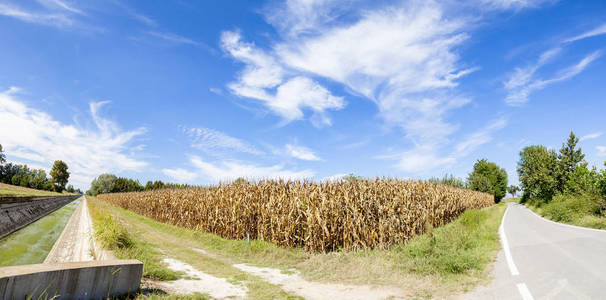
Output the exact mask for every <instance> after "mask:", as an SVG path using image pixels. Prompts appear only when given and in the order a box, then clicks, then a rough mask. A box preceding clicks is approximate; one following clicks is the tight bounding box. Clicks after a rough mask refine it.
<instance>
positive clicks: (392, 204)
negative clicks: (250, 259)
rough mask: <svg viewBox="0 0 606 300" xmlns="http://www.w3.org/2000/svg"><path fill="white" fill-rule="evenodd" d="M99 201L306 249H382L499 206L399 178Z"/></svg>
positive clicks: (231, 187) (227, 187)
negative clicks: (470, 213) (462, 216)
mask: <svg viewBox="0 0 606 300" xmlns="http://www.w3.org/2000/svg"><path fill="white" fill-rule="evenodd" d="M98 198H99V199H101V200H103V201H106V202H108V203H111V204H113V205H116V206H119V207H122V208H124V209H128V210H131V211H134V212H136V213H138V214H141V215H144V216H147V217H150V218H153V219H156V220H158V221H161V222H165V223H169V224H173V225H177V226H182V227H185V228H190V229H196V230H203V231H206V232H210V233H215V234H217V235H220V236H222V237H225V238H230V239H246V238H247V236H248V235H249V234H250V238H251V239H262V240H266V241H271V242H274V243H276V244H278V245H281V246H289V247H304V248H305V249H306V250H308V251H332V250H337V249H345V250H355V249H366V248H378V249H385V248H388V247H389V246H391V245H394V244H398V243H401V242H404V241H406V240H408V239H410V238H411V237H413V236H415V235H418V234H421V233H423V232H425V230H426V229H428V228H432V227H437V226H441V225H444V224H446V223H449V222H451V221H453V220H454V219H455V218H457V217H458V216H459V215H460V214H461V213H463V212H464V211H465V210H466V209H478V208H484V207H488V206H490V205H492V204H493V203H494V201H493V196H492V195H489V194H485V193H479V192H474V191H470V190H464V189H459V188H453V187H450V186H445V185H439V184H435V183H429V182H423V181H409V180H397V179H375V180H354V181H350V182H326V183H313V182H306V181H304V182H298V181H297V182H290V181H289V182H285V181H260V182H258V183H240V184H222V185H218V186H215V187H207V188H205V187H199V188H188V189H166V190H156V191H148V192H136V193H121V194H103V195H99V196H98Z"/></svg>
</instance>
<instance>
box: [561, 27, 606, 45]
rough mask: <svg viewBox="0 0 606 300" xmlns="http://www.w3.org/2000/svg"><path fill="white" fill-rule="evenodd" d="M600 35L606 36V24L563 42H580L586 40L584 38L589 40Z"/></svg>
mask: <svg viewBox="0 0 606 300" xmlns="http://www.w3.org/2000/svg"><path fill="white" fill-rule="evenodd" d="M602 34H606V24H602V25H600V26H598V27H596V28H594V29H591V30H589V31H587V32H583V33H581V34H579V35H577V36H573V37H571V38H569V39H567V40H565V42H566V43H570V42H574V41H578V40H582V39H586V38H590V37H594V36H598V35H602Z"/></svg>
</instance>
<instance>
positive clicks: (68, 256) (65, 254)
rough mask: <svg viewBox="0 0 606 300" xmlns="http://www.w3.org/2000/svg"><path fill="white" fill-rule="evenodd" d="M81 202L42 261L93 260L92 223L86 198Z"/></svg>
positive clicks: (82, 198)
mask: <svg viewBox="0 0 606 300" xmlns="http://www.w3.org/2000/svg"><path fill="white" fill-rule="evenodd" d="M80 199H81V202H80V204H78V207H76V210H74V213H73V214H72V216H71V217H70V218H69V220H68V221H67V225H65V228H64V229H63V232H61V235H60V236H59V239H58V240H57V241H56V242H55V244H54V245H53V248H52V249H51V251H50V253H49V254H48V256H47V257H46V259H45V260H44V263H60V262H75V261H91V260H94V257H93V255H92V253H93V241H92V237H93V223H92V220H91V217H90V214H89V212H88V207H87V205H86V198H85V197H81V198H80Z"/></svg>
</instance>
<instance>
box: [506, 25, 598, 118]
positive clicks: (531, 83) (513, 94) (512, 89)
mask: <svg viewBox="0 0 606 300" xmlns="http://www.w3.org/2000/svg"><path fill="white" fill-rule="evenodd" d="M602 34H606V24H603V25H601V26H598V27H596V28H594V29H592V30H589V31H587V32H584V33H582V34H579V35H577V36H574V37H572V38H568V39H566V40H563V41H561V42H559V43H558V45H557V46H555V47H553V48H551V49H549V50H547V51H545V52H543V53H542V54H541V55H540V56H539V58H538V60H537V61H536V62H535V63H534V64H531V65H528V66H526V67H517V68H515V70H514V72H513V73H512V74H511V75H510V76H509V79H508V80H507V81H505V82H504V84H503V85H504V87H505V90H506V91H507V92H508V94H507V96H506V98H505V102H506V103H507V104H509V105H511V106H519V105H522V104H524V103H526V102H528V99H529V96H530V94H531V93H532V92H534V91H538V90H541V89H544V88H545V87H547V86H549V85H551V84H554V83H557V82H561V81H565V80H568V79H571V78H573V77H574V76H576V75H578V74H580V73H581V72H583V70H585V68H587V67H588V66H589V65H590V64H591V63H592V62H593V61H595V60H596V59H598V58H599V57H600V56H601V51H600V50H596V51H594V52H592V53H590V54H588V55H586V56H585V57H584V58H583V59H581V60H580V61H579V62H578V63H576V64H574V65H570V66H568V67H566V68H563V69H560V70H559V71H558V72H556V73H555V74H552V75H551V76H550V78H548V79H541V78H538V76H537V75H536V73H537V71H539V69H541V67H543V66H545V65H547V64H549V63H551V62H552V61H553V60H554V59H555V58H556V57H557V56H558V55H559V54H560V52H562V49H563V48H564V47H565V46H567V45H568V44H569V43H572V42H576V41H579V40H582V39H585V38H589V37H593V36H597V35H602Z"/></svg>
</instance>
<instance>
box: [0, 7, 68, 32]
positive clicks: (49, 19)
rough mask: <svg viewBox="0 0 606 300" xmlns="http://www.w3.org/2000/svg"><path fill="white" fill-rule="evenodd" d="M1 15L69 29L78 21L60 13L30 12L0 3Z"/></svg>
mask: <svg viewBox="0 0 606 300" xmlns="http://www.w3.org/2000/svg"><path fill="white" fill-rule="evenodd" d="M0 15H1V16H5V17H11V18H15V19H17V20H20V21H23V22H27V23H32V24H38V25H44V26H52V27H57V28H68V27H72V26H73V25H74V24H76V21H75V20H74V19H73V18H72V17H70V16H69V15H68V14H65V13H60V12H43V11H40V12H37V11H29V10H26V9H24V8H21V7H19V6H16V5H13V4H6V3H0Z"/></svg>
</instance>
